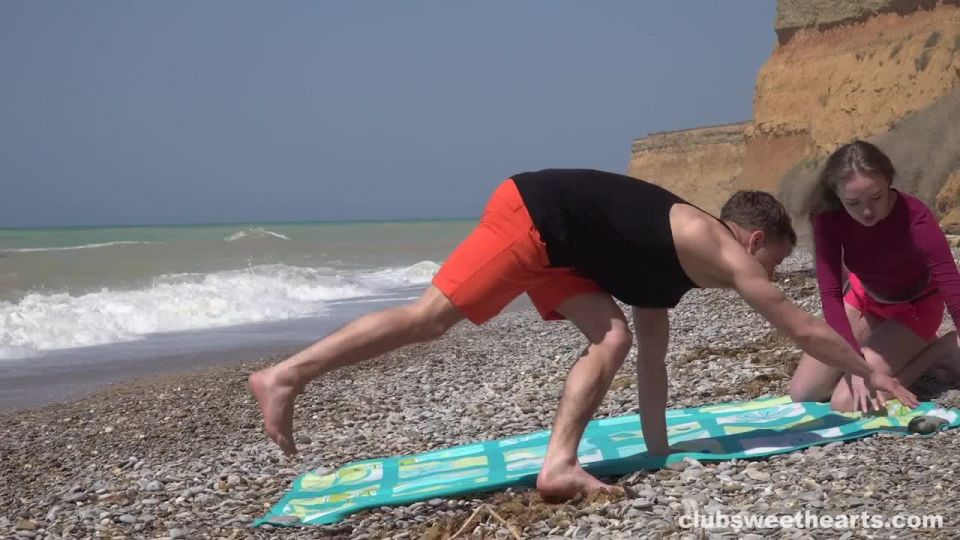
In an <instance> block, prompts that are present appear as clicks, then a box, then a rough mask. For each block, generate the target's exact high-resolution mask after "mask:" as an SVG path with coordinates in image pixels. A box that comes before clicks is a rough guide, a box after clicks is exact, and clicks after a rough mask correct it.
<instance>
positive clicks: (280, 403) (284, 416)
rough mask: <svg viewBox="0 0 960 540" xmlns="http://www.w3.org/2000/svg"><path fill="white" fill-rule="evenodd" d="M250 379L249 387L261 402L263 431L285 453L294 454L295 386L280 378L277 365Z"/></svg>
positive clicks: (295, 451)
mask: <svg viewBox="0 0 960 540" xmlns="http://www.w3.org/2000/svg"><path fill="white" fill-rule="evenodd" d="M249 381H250V390H251V391H252V392H253V396H254V397H255V398H257V403H259V404H260V415H261V416H263V430H264V431H266V432H267V435H269V436H270V438H271V439H272V440H273V442H275V443H277V446H279V447H280V449H281V450H283V453H284V454H286V455H288V456H292V455H295V454H296V453H297V446H296V444H294V442H293V402H294V400H295V399H296V398H297V394H298V393H299V392H297V390H296V387H295V386H294V385H292V384H289V383H284V382H282V381H280V380H279V378H278V377H277V368H276V366H274V367H268V368H265V369H262V370H260V371H258V372H256V373H252V374H251V375H250V378H249Z"/></svg>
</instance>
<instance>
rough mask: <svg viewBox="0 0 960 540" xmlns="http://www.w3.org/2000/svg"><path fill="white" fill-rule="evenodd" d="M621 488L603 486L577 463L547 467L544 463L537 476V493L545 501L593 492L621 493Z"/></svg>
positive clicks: (570, 497) (559, 499)
mask: <svg viewBox="0 0 960 540" xmlns="http://www.w3.org/2000/svg"><path fill="white" fill-rule="evenodd" d="M621 490H622V488H619V487H616V486H611V485H609V484H604V483H603V482H601V481H600V480H597V479H596V478H594V477H593V476H591V475H590V473H588V472H587V471H585V470H583V467H581V466H580V464H579V463H574V464H573V465H569V464H559V463H558V464H555V465H548V464H547V463H544V465H543V468H542V469H540V474H539V475H538V476H537V491H538V492H539V493H540V497H542V498H543V500H545V501H563V500H568V499H572V498H573V497H575V496H576V495H577V494H578V493H582V494H587V493H590V492H594V491H611V492H613V491H621Z"/></svg>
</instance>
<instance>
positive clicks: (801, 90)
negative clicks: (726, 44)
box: [629, 0, 960, 221]
mask: <svg viewBox="0 0 960 540" xmlns="http://www.w3.org/2000/svg"><path fill="white" fill-rule="evenodd" d="M775 30H776V32H777V36H778V42H779V45H778V46H777V48H776V50H775V51H774V52H773V54H772V55H771V56H770V58H769V59H768V61H767V62H766V64H764V66H763V67H762V68H761V70H760V72H759V74H758V76H757V83H756V92H755V94H754V118H753V120H752V122H750V123H748V124H747V125H746V126H745V128H744V130H743V149H742V161H741V162H740V163H739V167H738V166H737V164H735V163H732V162H730V159H729V158H724V159H721V160H718V158H717V157H716V155H715V153H709V154H703V155H701V156H699V157H698V155H697V154H696V153H695V152H693V151H690V150H683V152H682V154H683V156H684V159H682V160H673V161H671V160H666V159H661V160H660V161H659V163H660V165H659V166H658V167H651V168H649V169H640V168H637V167H636V166H635V164H637V163H645V162H656V161H657V159H655V158H654V151H653V150H651V149H649V148H647V147H645V146H644V145H643V144H635V145H634V152H633V155H632V158H631V162H630V168H629V170H630V173H631V174H634V173H635V172H636V171H638V170H639V171H640V172H646V171H647V170H651V171H655V173H657V174H659V175H660V178H662V179H664V180H663V181H662V182H661V183H663V184H664V185H666V186H668V187H672V186H673V185H674V184H677V183H678V182H679V180H677V179H679V178H693V177H694V176H695V175H696V174H697V173H698V172H699V170H700V169H709V168H710V167H711V166H712V165H713V163H715V162H717V163H722V167H723V173H722V174H718V176H719V177H720V179H721V181H718V182H717V183H715V184H713V185H712V186H698V187H696V188H695V189H694V188H693V187H685V189H687V190H688V191H689V192H691V193H694V194H695V195H696V197H703V198H704V199H700V200H698V199H697V198H692V199H691V200H693V202H697V203H702V202H703V200H705V198H706V197H708V196H709V197H713V198H714V199H722V198H723V197H725V196H726V195H727V194H729V192H730V191H732V190H734V189H742V188H753V189H765V190H768V191H771V192H774V193H778V194H779V195H781V196H782V197H783V199H784V202H785V203H786V204H787V205H788V207H789V208H790V209H791V210H792V211H794V212H796V213H800V212H801V211H802V199H803V196H802V195H803V194H804V193H806V192H807V191H808V189H809V184H810V183H811V182H812V181H813V178H814V177H815V175H816V173H817V171H818V170H819V165H820V164H821V163H822V161H823V158H824V157H825V156H826V155H827V154H828V153H829V152H830V151H832V150H833V149H835V148H836V147H837V146H839V145H840V144H843V143H845V142H848V141H850V140H852V139H854V138H866V139H868V140H871V141H873V142H876V143H877V144H879V145H880V146H881V147H882V148H883V149H884V150H886V151H887V152H888V153H889V154H890V155H891V158H893V160H894V164H895V165H896V166H897V168H898V170H899V174H898V178H897V185H898V186H899V187H901V188H902V189H905V190H907V191H910V192H913V193H917V194H918V195H919V196H920V197H921V198H923V199H924V200H925V201H926V202H927V203H928V204H930V205H931V206H934V207H936V209H937V212H938V214H939V215H940V216H947V215H948V214H951V212H952V213H953V215H954V216H955V217H956V218H957V220H958V221H960V216H958V215H957V214H960V212H954V209H953V208H950V206H951V205H952V204H955V203H956V202H958V201H960V180H954V181H952V182H947V178H948V177H951V174H955V173H957V171H960V132H958V129H960V0H949V1H947V2H934V1H930V0H780V1H779V2H778V4H777V20H776V23H775ZM693 131H696V130H691V132H693ZM681 133H683V132H681ZM652 138H653V137H651V139H652ZM645 140H646V139H642V140H640V141H637V142H638V143H640V142H642V141H645ZM684 144H685V143H684ZM684 148H686V146H684ZM655 152H656V153H657V154H659V155H662V156H669V155H671V150H670V149H669V148H668V147H666V146H662V147H659V148H656V150H655ZM731 155H733V154H731ZM671 167H675V168H671ZM737 169H739V172H738V173H737V174H736V175H735V178H734V179H733V181H731V182H725V181H722V179H723V178H726V177H727V174H728V173H729V171H731V170H737ZM641 176H642V174H641ZM708 176H709V175H707V174H701V178H704V179H705V181H706V178H707V177H708ZM651 177H652V178H654V179H656V177H653V176H651ZM944 189H946V191H944ZM718 191H722V193H719V194H718V193H717V192H718Z"/></svg>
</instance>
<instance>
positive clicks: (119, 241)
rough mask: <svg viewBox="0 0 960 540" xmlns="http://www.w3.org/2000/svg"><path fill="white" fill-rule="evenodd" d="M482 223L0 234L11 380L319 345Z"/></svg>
mask: <svg viewBox="0 0 960 540" xmlns="http://www.w3.org/2000/svg"><path fill="white" fill-rule="evenodd" d="M475 224H476V221H475V220H426V221H351V222H311V223H243V224H226V225H225V224H216V225H176V226H124V227H75V228H34V229H26V228H24V229H0V376H2V375H3V374H4V373H3V372H4V371H5V370H4V368H6V371H7V375H9V374H10V373H11V371H10V370H14V371H16V370H17V369H19V371H17V373H19V374H20V375H23V373H25V371H24V370H26V372H29V368H30V366H32V365H43V366H45V368H44V369H45V371H49V370H50V369H51V368H56V367H57V366H74V364H82V363H84V362H90V361H92V360H97V361H99V362H100V363H101V364H102V363H103V362H104V360H105V359H110V362H108V363H109V364H116V363H120V362H124V361H128V360H132V359H140V360H141V361H143V360H144V359H150V358H163V357H172V356H177V355H190V354H200V353H210V352H216V351H228V350H236V349H243V348H246V349H251V348H257V349H263V350H270V349H271V348H277V347H281V346H286V345H295V344H304V343H308V342H311V341H313V340H316V339H319V338H321V337H323V336H324V335H326V334H328V333H329V332H330V331H332V330H334V329H336V328H337V327H338V326H340V325H342V324H344V323H346V322H348V321H349V320H351V319H353V318H355V317H356V316H359V315H361V314H363V313H366V312H369V311H372V310H375V309H380V308H382V307H388V306H392V305H397V304H400V303H403V302H407V301H410V300H412V299H415V298H417V297H418V296H419V295H420V294H421V293H422V292H423V290H424V288H425V287H426V286H427V285H428V284H429V283H430V280H431V279H432V277H433V275H434V274H435V273H436V271H437V270H438V269H439V268H440V265H441V264H442V262H443V260H444V259H445V258H446V257H447V256H448V255H449V254H450V252H451V251H452V250H453V249H454V248H455V247H456V245H457V244H458V243H459V242H460V241H461V240H462V239H463V238H465V237H466V235H467V234H469V232H470V231H471V229H472V228H473V227H474V226H475ZM74 367H75V366H74ZM70 371H72V370H70Z"/></svg>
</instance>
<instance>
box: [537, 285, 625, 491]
mask: <svg viewBox="0 0 960 540" xmlns="http://www.w3.org/2000/svg"><path fill="white" fill-rule="evenodd" d="M557 311H558V312H559V313H561V314H562V315H563V316H565V317H566V318H568V319H570V321H572V322H573V323H574V324H576V325H577V327H578V328H579V329H580V331H581V332H583V334H584V335H585V336H586V337H587V340H588V341H589V345H588V346H587V348H586V349H585V350H584V351H583V353H582V354H581V355H580V358H578V359H577V362H576V363H575V364H574V365H573V368H572V369H571V370H570V374H569V375H568V376H567V382H566V384H565V385H564V388H563V397H562V398H561V399H560V406H559V407H558V409H557V417H556V419H555V420H554V423H553V432H552V433H551V434H550V443H549V446H548V447H547V455H546V458H545V460H544V463H543V468H542V469H541V470H540V474H539V476H538V477H537V490H538V491H539V492H540V494H541V495H542V496H543V497H545V498H570V497H573V496H574V495H576V494H577V493H579V492H584V491H594V490H599V489H609V488H610V486H608V485H606V484H604V483H603V482H601V481H599V480H597V479H596V478H594V477H593V476H590V474H588V473H587V472H586V471H584V470H583V468H582V467H581V466H580V463H579V462H578V461H577V447H578V446H579V444H580V438H581V437H582V436H583V430H584V429H586V426H587V422H589V421H590V419H591V418H592V417H593V413H594V412H595V411H596V410H597V407H599V406H600V403H601V401H603V397H604V396H605V395H606V393H607V389H608V388H610V383H611V382H612V381H613V377H614V375H615V374H616V373H617V370H619V369H620V366H622V365H623V361H624V359H625V358H626V357H627V353H629V352H630V347H631V345H632V342H633V338H632V335H631V333H630V328H629V327H628V326H627V319H626V317H625V316H624V314H623V311H621V310H620V307H619V306H617V304H616V303H615V302H614V301H613V299H612V298H610V295H608V294H601V293H593V294H585V295H579V296H574V297H572V298H569V299H568V300H566V301H564V302H563V303H562V304H560V306H559V307H558V308H557Z"/></svg>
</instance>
